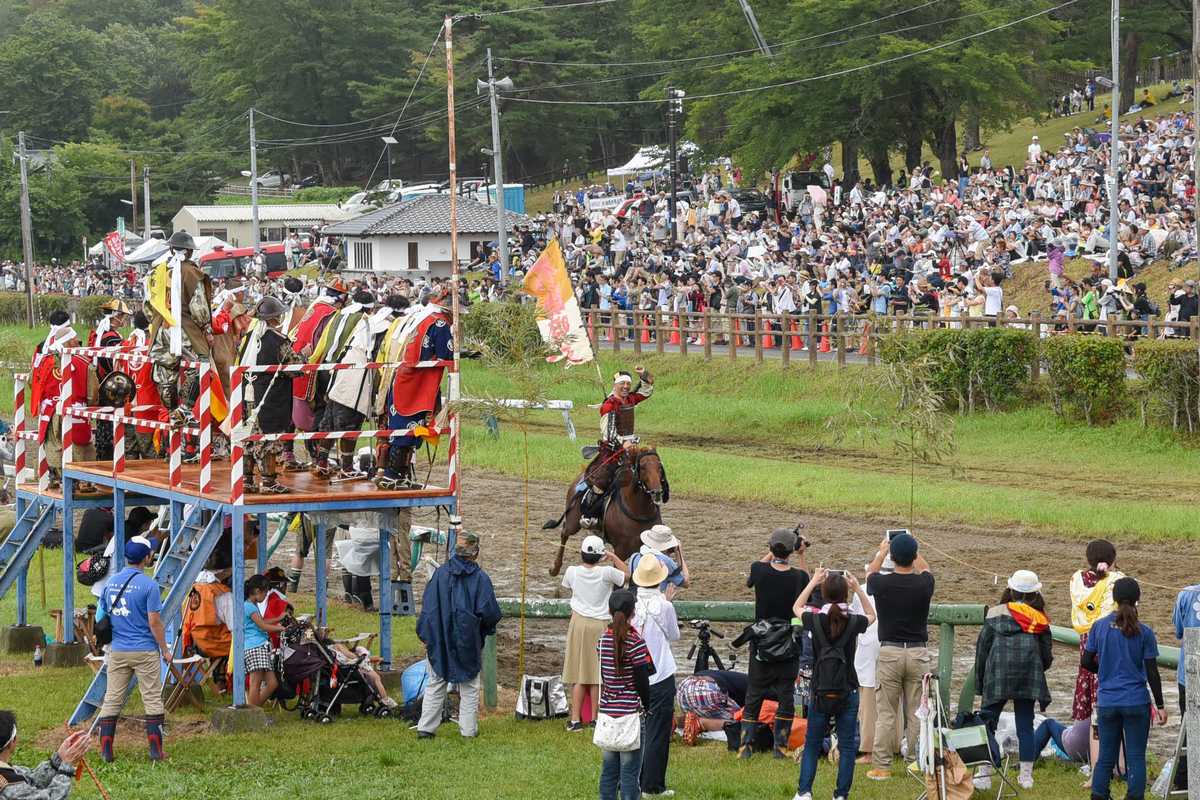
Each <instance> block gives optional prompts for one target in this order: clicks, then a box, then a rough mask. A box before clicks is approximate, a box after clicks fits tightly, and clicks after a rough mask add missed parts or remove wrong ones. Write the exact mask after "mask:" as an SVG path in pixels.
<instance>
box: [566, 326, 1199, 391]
mask: <svg viewBox="0 0 1200 800" xmlns="http://www.w3.org/2000/svg"><path fill="white" fill-rule="evenodd" d="M585 323H586V325H587V327H588V334H589V336H590V337H591V340H592V346H593V347H594V348H595V349H596V350H597V351H600V350H601V349H611V351H612V352H614V353H621V352H624V351H627V350H631V351H632V352H633V353H634V354H635V355H640V354H642V353H657V354H660V355H661V354H663V353H667V352H671V353H678V354H679V355H682V356H685V357H687V356H691V355H697V354H698V355H703V357H704V358H705V359H712V358H713V357H714V356H716V357H721V358H728V359H730V360H731V361H736V360H737V359H739V358H753V359H754V360H755V361H756V362H758V363H762V362H763V361H764V359H766V358H767V357H768V355H769V356H770V357H772V358H776V357H777V358H778V359H779V360H780V361H781V362H782V363H783V364H784V365H787V364H789V363H791V361H792V360H793V359H800V360H804V359H807V360H808V362H809V363H810V364H813V365H815V364H816V363H817V361H818V359H819V356H820V354H822V353H830V354H832V357H833V358H834V359H835V360H836V362H837V365H838V366H839V367H842V366H845V364H846V361H847V355H848V354H851V353H853V354H855V355H857V356H861V357H862V358H863V359H864V360H865V361H866V363H868V364H872V365H873V364H875V361H876V352H877V350H878V347H879V339H880V337H882V336H886V335H890V334H895V333H900V332H903V331H905V330H913V329H918V330H930V329H933V328H947V327H954V328H986V327H1006V328H1018V329H1022V330H1028V331H1031V332H1032V333H1033V334H1034V338H1035V339H1037V340H1038V341H1040V340H1041V339H1042V338H1043V337H1046V336H1054V335H1058V334H1059V333H1087V334H1092V335H1096V336H1108V337H1111V338H1121V339H1124V340H1126V341H1132V340H1135V339H1138V338H1158V337H1160V336H1162V335H1169V336H1171V337H1172V338H1180V339H1192V340H1193V341H1197V342H1200V320H1197V319H1192V320H1189V321H1188V322H1167V321H1165V320H1162V319H1159V318H1156V317H1155V318H1151V319H1147V320H1137V319H1134V320H1104V321H1101V320H1081V319H1071V318H1068V319H1065V320H1053V319H1046V318H1044V317H1042V316H1041V315H1040V314H1038V313H1037V312H1034V313H1033V314H1032V315H1030V316H1029V317H1019V318H1004V317H940V316H931V315H921V314H904V315H891V314H888V315H878V314H845V313H838V314H816V313H809V314H763V313H761V312H756V313H754V314H714V313H712V312H710V311H707V310H706V311H699V312H692V311H654V310H650V311H643V310H629V311H598V310H595V309H589V310H587V312H586V318H585ZM668 348H669V349H668ZM1030 369H1031V371H1032V372H1033V377H1035V378H1036V377H1038V375H1039V374H1040V371H1041V359H1040V358H1038V357H1036V355H1035V357H1034V358H1033V359H1032V362H1031V364H1030Z"/></svg>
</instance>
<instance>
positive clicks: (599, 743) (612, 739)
mask: <svg viewBox="0 0 1200 800" xmlns="http://www.w3.org/2000/svg"><path fill="white" fill-rule="evenodd" d="M592 744H594V745H596V747H599V748H600V749H601V750H608V751H611V752H614V753H625V752H629V751H630V750H637V749H638V748H639V747H641V746H642V718H641V715H639V714H625V715H624V716H621V717H610V716H609V715H608V714H604V713H601V714H597V715H596V732H595V733H594V734H592Z"/></svg>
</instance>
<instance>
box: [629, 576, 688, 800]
mask: <svg viewBox="0 0 1200 800" xmlns="http://www.w3.org/2000/svg"><path fill="white" fill-rule="evenodd" d="M666 579H667V568H666V566H665V565H664V564H663V563H662V562H661V561H659V560H658V559H657V558H643V559H642V560H641V561H639V562H638V565H637V568H636V569H635V570H634V571H633V584H634V585H635V586H636V587H637V605H636V607H635V609H634V613H633V624H634V627H635V628H637V630H638V631H639V632H641V634H642V638H643V639H645V640H646V647H647V648H648V649H649V651H650V658H651V659H652V660H653V662H654V674H653V675H651V676H650V703H649V705H648V706H647V707H646V716H645V719H644V720H643V727H642V775H641V779H640V781H639V783H640V785H641V788H642V794H643V795H662V796H670V795H672V794H674V792H671V791H669V790H668V789H667V758H668V755H669V752H668V751H669V747H670V744H671V731H672V728H673V727H674V717H675V657H674V656H673V655H672V654H671V643H672V642H675V641H678V640H679V618H678V617H676V615H675V606H673V605H671V601H670V600H668V599H667V598H666V596H665V595H663V593H662V591H661V590H660V589H659V586H660V585H661V584H662V582H663V581H665V580H666Z"/></svg>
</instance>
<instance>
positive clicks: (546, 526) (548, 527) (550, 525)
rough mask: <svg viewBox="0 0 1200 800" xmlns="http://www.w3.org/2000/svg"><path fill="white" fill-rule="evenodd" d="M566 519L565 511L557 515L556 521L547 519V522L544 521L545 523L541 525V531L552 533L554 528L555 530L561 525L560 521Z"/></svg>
mask: <svg viewBox="0 0 1200 800" xmlns="http://www.w3.org/2000/svg"><path fill="white" fill-rule="evenodd" d="M566 518H567V512H566V511H564V512H563V513H562V514H560V515H559V517H558V519H548V520H546V521H545V522H544V523H543V524H542V530H544V531H552V530H554V529H555V528H557V527H558V526H559V525H562V521H563V520H564V519H566Z"/></svg>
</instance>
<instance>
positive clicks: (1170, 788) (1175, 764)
mask: <svg viewBox="0 0 1200 800" xmlns="http://www.w3.org/2000/svg"><path fill="white" fill-rule="evenodd" d="M1179 688H1180V689H1182V688H1183V687H1182V686H1181V687H1179ZM1186 755H1187V720H1186V719H1181V720H1180V722H1179V736H1178V737H1177V738H1176V739H1175V755H1174V757H1172V758H1171V775H1170V777H1169V778H1168V779H1167V797H1187V796H1188V790H1187V789H1176V788H1175V775H1176V773H1178V772H1179V759H1180V758H1182V757H1184V756H1186ZM1183 777H1184V780H1185V782H1186V779H1187V774H1186V773H1185V774H1184V776H1183Z"/></svg>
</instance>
